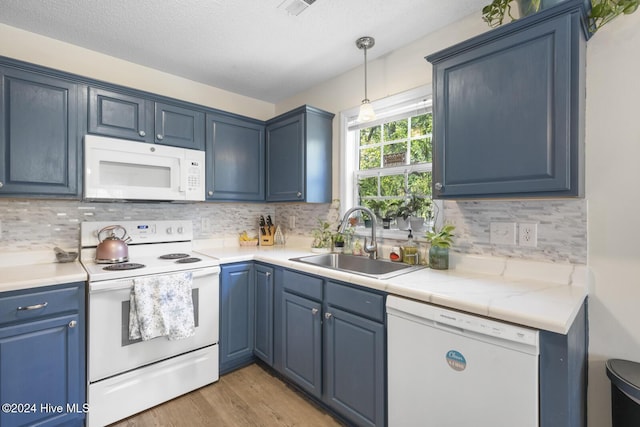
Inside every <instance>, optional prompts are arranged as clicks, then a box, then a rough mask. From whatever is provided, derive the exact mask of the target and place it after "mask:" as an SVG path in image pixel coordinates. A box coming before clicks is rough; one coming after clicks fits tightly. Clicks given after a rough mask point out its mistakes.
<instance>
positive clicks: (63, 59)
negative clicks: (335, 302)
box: [0, 24, 274, 120]
mask: <svg viewBox="0 0 640 427" xmlns="http://www.w3.org/2000/svg"><path fill="white" fill-rule="evenodd" d="M0 56H7V57H9V58H14V59H18V60H22V61H26V62H31V63H33V64H38V65H42V66H45V67H50V68H54V69H57V70H62V71H67V72H69V73H74V74H78V75H81V76H85V77H91V78H94V79H98V80H102V81H105V82H109V83H114V84H118V85H122V86H127V87H132V88H136V89H140V90H145V91H148V92H152V93H157V94H161V95H165V96H168V97H171V98H177V99H181V100H184V101H189V102H193V103H195V104H200V105H204V106H207V107H212V108H218V109H221V110H224V111H230V112H233V113H236V114H242V115H245V116H249V117H254V118H256V119H260V120H266V119H269V118H271V117H273V116H274V105H273V104H271V103H268V102H264V101H260V100H257V99H253V98H249V97H246V96H242V95H238V94H235V93H232V92H227V91H224V90H222V89H218V88H215V87H212V86H207V85H204V84H202V83H198V82H194V81H192V80H188V79H185V78H182V77H178V76H174V75H171V74H167V73H164V72H162V71H158V70H154V69H152V68H148V67H143V66H141V65H137V64H134V63H132V62H127V61H123V60H121V59H118V58H114V57H112V56H108V55H103V54H101V53H98V52H94V51H91V50H88V49H84V48H81V47H79V46H75V45H71V44H68V43H63V42H60V41H58V40H54V39H51V38H48V37H43V36H41V35H38V34H34V33H30V32H27V31H23V30H20V29H18V28H14V27H10V26H8V25H4V24H0Z"/></svg>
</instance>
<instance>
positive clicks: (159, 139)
mask: <svg viewBox="0 0 640 427" xmlns="http://www.w3.org/2000/svg"><path fill="white" fill-rule="evenodd" d="M88 121H89V123H88V131H89V132H90V133H95V134H98V135H105V136H113V137H116V138H124V139H130V140H134V141H141V142H148V143H157V144H164V145H172V146H175V147H183V148H190V149H196V150H204V131H205V129H204V127H205V126H204V112H203V111H200V110H196V109H190V108H186V107H184V106H180V105H174V104H168V103H165V102H155V101H154V100H152V99H149V98H146V97H144V96H143V94H139V93H136V92H131V93H124V92H114V91H110V90H106V89H101V88H96V87H90V88H89V112H88Z"/></svg>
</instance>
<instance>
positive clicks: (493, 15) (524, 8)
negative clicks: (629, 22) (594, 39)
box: [482, 0, 640, 33]
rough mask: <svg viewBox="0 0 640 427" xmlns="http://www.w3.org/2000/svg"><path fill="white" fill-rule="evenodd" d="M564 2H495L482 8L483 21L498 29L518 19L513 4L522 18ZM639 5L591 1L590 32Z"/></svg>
mask: <svg viewBox="0 0 640 427" xmlns="http://www.w3.org/2000/svg"><path fill="white" fill-rule="evenodd" d="M563 1H566V0H493V1H492V2H491V3H490V4H488V5H486V6H485V7H483V8H482V19H483V20H484V21H485V22H486V23H487V24H489V26H490V27H498V26H500V25H502V23H503V22H504V19H505V18H506V17H509V18H511V20H512V21H513V20H515V19H517V18H516V17H515V16H514V15H513V13H512V9H511V7H512V3H513V2H516V3H517V4H518V8H519V10H520V16H527V15H530V14H532V13H535V12H538V11H540V10H542V9H546V8H548V7H551V6H554V5H556V4H558V3H562V2H563ZM638 5H640V0H591V12H589V20H590V31H591V32H592V33H595V32H596V31H597V30H598V29H600V28H602V27H603V26H604V25H605V24H607V23H608V22H610V21H611V20H612V19H614V18H615V17H616V16H618V15H622V14H625V15H629V14H632V13H633V12H635V11H636V10H637V9H638Z"/></svg>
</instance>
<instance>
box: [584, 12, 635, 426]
mask: <svg viewBox="0 0 640 427" xmlns="http://www.w3.org/2000/svg"><path fill="white" fill-rule="evenodd" d="M639 29H640V12H636V13H635V14H633V15H630V16H623V17H619V18H617V19H616V20H615V21H613V22H611V23H610V24H608V25H607V26H606V27H604V28H603V29H601V30H600V31H599V32H598V33H596V34H595V35H594V37H593V38H592V39H591V40H590V41H589V44H588V47H587V117H586V121H587V127H586V156H587V166H586V170H587V180H586V197H587V202H588V224H589V225H588V227H589V231H588V236H589V244H588V247H589V250H588V264H589V267H590V269H591V272H592V277H591V284H590V285H591V290H590V292H591V297H590V305H589V319H590V339H591V341H590V343H589V353H590V358H589V359H590V360H589V363H590V369H589V370H590V372H589V374H590V377H589V425H590V426H594V427H595V426H598V427H599V426H603V427H606V426H609V425H610V419H609V416H610V415H609V414H610V401H609V386H610V383H609V380H608V379H607V378H606V376H605V367H604V362H605V361H606V360H607V359H610V358H622V359H629V360H634V361H637V362H640V227H638V213H640V193H639V191H640V190H639V188H638V187H639V184H640V167H638V163H639V161H640V107H639V106H638V104H639V102H640V82H639V76H640V31H639Z"/></svg>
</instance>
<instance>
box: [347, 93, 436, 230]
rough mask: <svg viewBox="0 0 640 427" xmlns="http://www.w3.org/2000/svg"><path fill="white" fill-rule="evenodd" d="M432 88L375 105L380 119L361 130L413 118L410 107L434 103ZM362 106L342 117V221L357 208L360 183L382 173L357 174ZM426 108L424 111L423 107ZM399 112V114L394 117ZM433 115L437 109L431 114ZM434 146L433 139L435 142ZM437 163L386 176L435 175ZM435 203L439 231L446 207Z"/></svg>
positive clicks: (392, 170)
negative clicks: (433, 170)
mask: <svg viewBox="0 0 640 427" xmlns="http://www.w3.org/2000/svg"><path fill="white" fill-rule="evenodd" d="M432 93H433V92H432V88H431V85H428V86H421V87H418V88H415V89H412V90H409V91H406V92H402V93H399V94H397V95H392V96H389V97H387V98H383V99H380V100H377V101H373V102H371V104H372V106H373V108H374V110H375V111H376V114H377V115H378V117H379V118H377V119H376V120H374V121H372V122H370V123H363V124H362V125H358V126H360V127H361V128H366V127H370V126H371V125H374V124H379V123H380V122H383V121H393V120H392V118H394V117H395V118H400V116H401V115H404V116H405V117H406V116H408V115H410V114H411V108H410V107H409V106H410V105H413V106H414V107H413V110H414V111H415V110H417V108H416V107H417V106H418V104H419V103H420V102H422V103H424V101H425V100H426V101H427V103H428V105H429V106H430V104H431V103H432V99H433V97H432ZM399 107H400V108H404V111H403V112H396V111H397V110H398V108H399ZM359 108H360V107H359V106H358V107H354V108H350V109H348V110H345V111H342V112H341V113H340V133H341V135H340V153H341V154H342V155H341V158H340V179H339V181H340V217H341V218H342V216H343V215H344V213H345V212H346V211H347V210H348V209H349V208H351V207H353V206H355V203H356V201H357V199H358V194H357V180H358V177H359V176H360V177H362V176H378V174H379V173H380V170H379V169H371V172H368V171H369V170H364V171H361V172H359V173H356V171H357V170H359V169H358V168H359V150H358V144H359V141H358V137H357V136H356V135H357V134H358V130H356V129H353V128H352V126H353V124H354V123H355V122H356V119H357V117H358V112H359ZM423 108H424V107H423ZM394 112H395V113H394ZM431 112H432V114H433V109H432V110H431ZM432 144H433V138H432ZM433 159H434V156H433V155H432V162H431V163H430V164H422V165H418V164H408V165H400V166H394V167H391V168H388V169H386V170H385V174H384V175H387V174H389V175H399V174H402V173H404V174H407V173H411V172H413V171H416V172H431V171H432V169H433V167H432V165H433ZM432 200H433V203H434V205H435V206H434V208H435V211H436V212H438V213H439V214H437V215H436V218H435V220H436V227H438V226H439V225H440V224H442V221H443V218H442V217H443V215H442V212H443V209H442V203H441V201H439V200H436V199H432ZM380 231H381V235H382V237H391V238H394V237H397V238H406V234H407V232H406V231H404V230H402V231H400V230H380Z"/></svg>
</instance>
